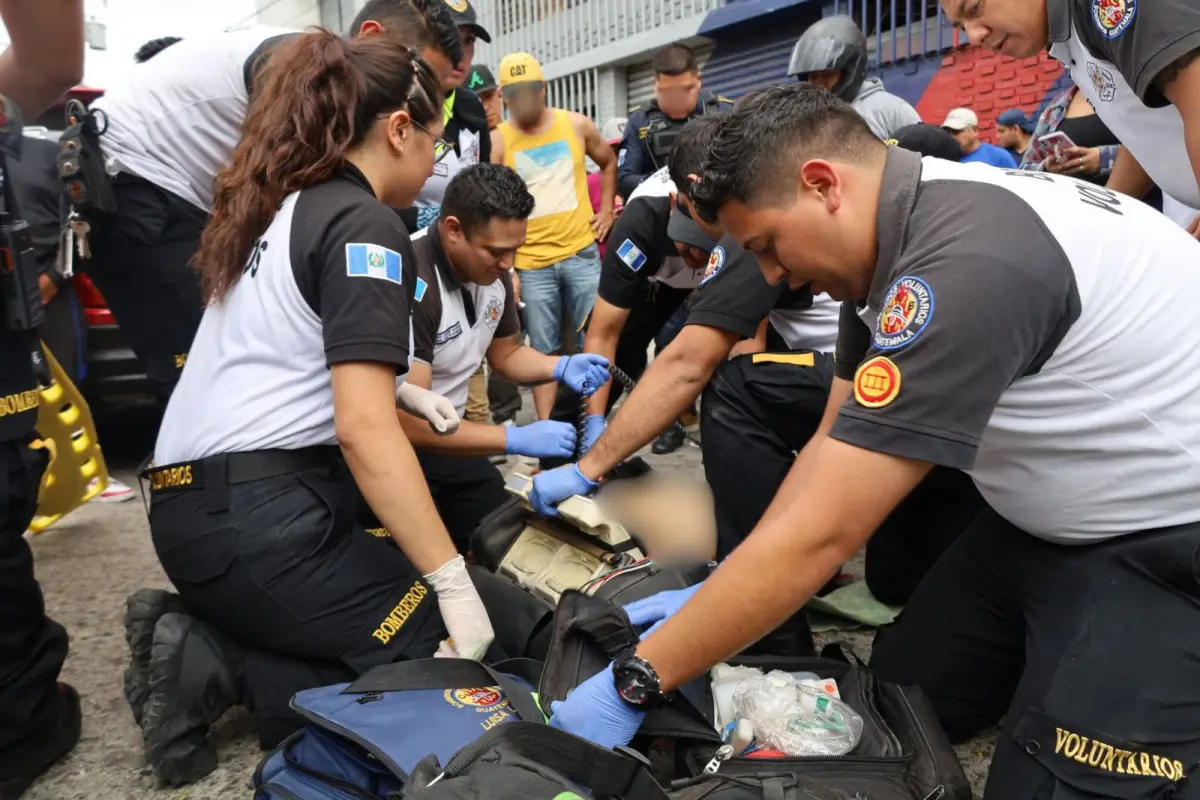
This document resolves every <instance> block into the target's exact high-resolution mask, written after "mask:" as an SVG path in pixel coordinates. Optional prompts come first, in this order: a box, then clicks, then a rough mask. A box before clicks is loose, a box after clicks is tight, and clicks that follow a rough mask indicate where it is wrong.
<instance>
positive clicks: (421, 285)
mask: <svg viewBox="0 0 1200 800" xmlns="http://www.w3.org/2000/svg"><path fill="white" fill-rule="evenodd" d="M428 288H429V284H428V283H426V282H425V279H424V278H417V288H416V291H415V292H413V299H414V300H416V301H417V302H418V303H419V302H421V301H422V300H424V299H425V290H426V289H428Z"/></svg>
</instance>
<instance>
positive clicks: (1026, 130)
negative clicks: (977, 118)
mask: <svg viewBox="0 0 1200 800" xmlns="http://www.w3.org/2000/svg"><path fill="white" fill-rule="evenodd" d="M996 142H997V143H998V144H999V145H1000V146H1001V147H1003V148H1004V149H1005V150H1007V151H1008V152H1010V153H1012V154H1013V157H1014V158H1015V159H1017V163H1018V164H1020V163H1021V159H1022V158H1024V157H1025V151H1026V150H1028V149H1029V145H1030V144H1032V143H1033V120H1031V119H1030V118H1029V117H1027V116H1025V112H1024V111H1022V110H1021V109H1019V108H1010V109H1009V110H1008V111H1005V112H1004V113H1003V114H1001V115H1000V116H998V117H996Z"/></svg>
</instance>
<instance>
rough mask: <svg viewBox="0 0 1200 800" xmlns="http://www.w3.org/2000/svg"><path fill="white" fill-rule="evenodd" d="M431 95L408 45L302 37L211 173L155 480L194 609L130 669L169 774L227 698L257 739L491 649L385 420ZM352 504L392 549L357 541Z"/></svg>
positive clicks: (171, 779) (210, 752)
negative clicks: (181, 364)
mask: <svg viewBox="0 0 1200 800" xmlns="http://www.w3.org/2000/svg"><path fill="white" fill-rule="evenodd" d="M441 103H442V96H441V91H440V79H439V77H438V75H437V74H436V73H435V72H434V71H433V69H432V68H431V67H430V66H429V65H428V64H427V63H426V62H424V61H423V60H421V59H420V58H419V56H418V55H417V53H416V51H415V50H412V49H410V48H406V47H403V46H397V45H396V44H395V43H394V42H392V41H388V40H387V39H385V38H383V37H362V38H358V39H355V40H347V39H343V38H342V37H340V36H337V35H335V34H333V33H330V32H327V31H317V32H313V33H311V34H306V35H304V36H299V37H296V38H295V39H294V40H293V41H291V42H289V43H287V44H283V45H280V47H279V49H278V50H277V51H276V52H275V54H274V55H273V56H272V64H271V67H270V68H269V69H268V71H267V73H266V76H265V80H264V82H263V83H262V85H261V86H260V88H258V89H257V90H256V94H255V98H254V101H253V103H252V105H251V107H250V109H249V112H248V114H247V118H246V123H245V130H244V134H243V138H242V140H241V143H240V144H239V145H238V148H237V150H235V152H234V155H233V163H232V165H231V166H230V167H229V168H227V169H226V170H224V171H222V172H221V174H220V175H219V176H218V179H217V185H216V187H215V189H216V205H215V209H214V222H213V224H211V225H210V226H209V227H208V228H206V229H205V233H204V238H203V240H202V242H201V246H200V250H199V253H198V255H197V264H199V266H200V270H201V277H202V280H203V285H204V288H205V291H206V294H207V296H208V297H209V298H210V302H209V306H208V308H207V310H206V311H205V315H204V319H203V321H202V323H201V325H200V329H199V331H198V332H197V335H196V341H195V345H194V347H193V349H192V353H191V357H190V358H189V359H188V364H187V367H186V368H185V369H184V371H183V375H182V377H181V379H180V383H179V388H178V390H177V391H176V392H175V393H174V394H173V395H172V398H171V402H170V404H169V405H168V407H167V412H166V415H165V417H164V419H163V423H162V428H161V431H160V433H159V437H158V442H157V444H156V446H155V454H154V455H155V466H154V467H153V468H152V469H151V470H150V471H149V473H148V479H149V482H150V486H151V500H152V504H151V509H150V530H151V534H152V537H153V539H154V545H155V549H156V551H157V552H158V556H159V560H160V561H161V562H162V566H163V569H164V570H165V571H166V573H167V575H168V576H169V577H170V578H171V581H172V582H173V583H174V584H175V586H176V587H177V588H178V590H179V596H180V598H181V600H182V604H183V606H184V607H185V608H186V611H187V613H174V612H172V613H167V614H165V615H163V616H162V617H161V618H160V619H158V621H157V624H156V625H155V626H154V628H153V643H152V647H151V648H150V652H149V660H148V662H147V663H144V664H139V665H136V666H137V668H138V669H141V670H143V671H144V673H145V680H146V682H147V684H148V687H149V692H148V698H147V699H146V700H145V703H144V706H143V707H142V708H141V709H140V710H137V709H135V713H136V714H137V715H138V716H139V717H140V718H141V723H142V731H143V736H144V741H145V745H146V756H147V760H148V761H149V762H150V765H151V766H152V767H153V768H154V770H155V772H156V774H157V775H158V776H159V778H160V779H161V780H163V781H164V782H167V783H170V784H181V783H187V782H189V781H192V780H196V779H197V778H199V777H201V776H202V775H204V774H206V773H207V772H209V771H211V770H212V769H213V767H214V766H215V764H216V754H215V751H214V749H213V747H212V745H211V744H210V743H209V742H208V740H207V729H208V727H209V726H210V725H211V724H212V723H213V722H215V721H216V720H217V719H218V718H219V717H220V716H221V714H222V713H223V712H224V711H225V709H227V708H229V707H230V706H231V705H235V704H239V703H244V704H246V705H247V706H248V707H250V708H251V709H252V710H253V711H254V713H255V715H256V718H257V722H258V727H259V735H260V740H261V741H262V743H263V744H264V745H269V744H271V743H274V742H277V741H278V740H279V739H280V738H282V736H284V735H286V733H288V732H290V731H291V730H292V729H293V728H294V727H295V726H296V724H297V720H296V718H295V717H293V716H292V714H291V712H290V711H289V710H288V708H287V701H288V699H289V697H290V696H291V695H292V694H293V693H294V692H295V691H297V690H299V689H302V688H305V687H311V686H318V685H322V684H326V683H329V682H331V681H333V682H336V681H338V680H344V679H347V678H348V677H351V676H353V675H356V674H359V673H361V672H363V671H365V670H367V669H369V668H371V667H373V666H375V665H378V664H383V663H387V662H391V661H395V660H398V659H404V658H412V657H425V656H430V655H432V654H433V653H434V651H435V650H438V649H439V647H440V648H441V650H442V652H445V653H448V654H457V655H459V656H462V657H465V658H479V657H480V656H482V655H483V653H484V651H485V650H486V649H487V647H488V646H489V644H490V642H491V640H492V638H493V632H492V627H491V625H490V623H489V620H488V613H487V612H486V611H485V609H484V607H483V604H482V602H481V601H480V598H479V594H478V592H477V591H476V589H475V587H474V585H473V584H472V581H471V579H470V577H469V576H468V574H467V571H466V567H465V565H464V563H463V559H462V557H461V556H459V555H458V554H457V552H456V550H455V548H454V544H453V542H452V541H451V540H450V537H449V535H448V534H447V532H446V529H445V526H444V525H443V524H442V522H441V520H440V519H439V518H438V515H437V511H436V509H435V508H434V504H433V500H432V498H431V497H430V496H429V492H428V489H427V488H426V486H425V482H424V480H422V479H421V475H420V467H419V465H418V464H417V460H416V457H415V455H414V454H413V450H412V446H411V445H410V444H409V442H408V439H407V438H406V437H405V435H404V429H403V427H402V426H401V424H400V420H399V417H398V415H397V410H396V405H397V388H396V379H397V376H400V377H403V376H404V375H405V374H406V373H407V370H408V366H409V362H410V359H411V356H412V347H411V336H410V330H411V317H410V312H411V308H412V304H413V293H414V290H415V288H416V280H417V278H416V266H417V259H416V255H415V253H414V251H413V248H412V244H411V242H410V241H409V237H408V234H407V232H406V231H405V230H404V227H403V226H402V225H400V224H399V221H398V220H397V219H396V215H395V213H394V212H393V211H392V210H391V209H392V208H394V207H406V206H408V205H411V203H412V200H413V198H414V197H415V196H416V194H417V192H418V191H419V190H420V187H421V185H422V184H423V183H424V181H425V179H426V178H428V177H429V175H430V174H431V173H432V172H433V165H434V163H435V162H436V160H437V158H438V157H439V156H441V155H442V154H444V153H445V152H447V151H448V146H447V145H446V144H445V142H443V141H442V139H441V138H440V136H441V132H442V122H441ZM281 143H282V144H281ZM314 143H318V144H320V143H325V144H324V147H325V148H326V149H314ZM281 148H283V149H282V150H281ZM389 206H390V207H389ZM272 216H273V219H272ZM260 220H269V223H268V222H261V221H260ZM408 389H411V390H412V391H413V392H415V393H417V394H419V395H431V394H432V393H430V392H428V391H427V390H424V389H421V388H420V387H410V386H409V384H407V383H404V384H402V386H401V397H400V400H401V402H402V403H407V402H408V401H407V400H406V399H405V398H406V396H407V395H405V391H406V390H408ZM452 411H453V410H452V409H451V413H452ZM360 493H361V496H363V497H365V498H366V500H367V502H368V504H369V505H370V507H371V509H372V510H373V511H374V512H375V514H376V516H377V517H378V518H379V520H380V521H381V522H382V524H383V525H384V526H385V527H386V528H387V529H388V531H390V533H391V535H392V537H393V538H394V539H395V542H396V544H397V545H398V547H395V546H391V545H390V544H388V543H385V542H383V541H381V540H379V539H377V538H375V537H373V536H371V535H369V534H368V533H367V532H365V531H364V530H363V527H362V526H361V525H360V524H359V522H358V519H357V516H358V515H357V503H358V498H359V496H360ZM447 633H448V634H449V639H448V637H447ZM439 643H440V644H439ZM185 654H186V657H184V656H185ZM134 699H136V696H134Z"/></svg>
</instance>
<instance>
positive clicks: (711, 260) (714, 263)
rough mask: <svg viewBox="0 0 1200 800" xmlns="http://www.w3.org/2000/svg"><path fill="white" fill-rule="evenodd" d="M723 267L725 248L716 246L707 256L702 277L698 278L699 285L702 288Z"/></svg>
mask: <svg viewBox="0 0 1200 800" xmlns="http://www.w3.org/2000/svg"><path fill="white" fill-rule="evenodd" d="M723 266H725V248H724V247H722V246H721V245H717V246H716V247H714V248H713V249H712V253H711V254H710V255H709V256H708V266H707V267H705V268H704V276H703V277H701V278H700V285H701V286H703V285H704V284H706V283H708V282H709V281H711V280H712V279H713V278H715V277H716V276H717V273H718V272H720V271H721V267H723Z"/></svg>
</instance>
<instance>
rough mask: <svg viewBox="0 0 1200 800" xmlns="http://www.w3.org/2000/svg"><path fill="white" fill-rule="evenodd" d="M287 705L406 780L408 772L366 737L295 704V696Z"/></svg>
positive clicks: (403, 780)
mask: <svg viewBox="0 0 1200 800" xmlns="http://www.w3.org/2000/svg"><path fill="white" fill-rule="evenodd" d="M288 705H289V706H291V709H292V710H293V711H295V712H296V713H297V714H299V715H300V716H302V717H304V719H306V720H307V721H309V722H311V723H312V724H314V725H316V726H317V727H318V728H324V729H325V730H327V731H330V732H332V733H336V734H337V735H339V736H345V737H346V738H347V739H349V740H350V741H352V742H354V743H355V744H356V745H358V746H359V747H361V748H362V749H364V750H366V751H367V752H368V753H370V754H371V755H372V756H374V757H375V758H376V759H377V760H378V761H379V763H380V764H383V766H384V767H386V768H387V769H388V771H389V772H391V773H392V774H393V775H394V776H396V777H397V778H399V780H400V782H401V783H407V782H408V773H407V772H405V771H404V770H402V769H401V768H400V766H399V765H398V764H396V762H395V761H392V759H391V758H389V757H388V756H387V755H386V754H384V752H383V751H382V750H380V749H379V748H378V747H376V746H375V745H373V744H371V743H370V742H368V741H367V740H366V739H364V738H362V737H361V736H359V735H358V734H357V733H355V732H354V731H352V730H349V729H347V728H344V727H342V726H341V725H338V724H337V723H336V722H333V721H331V720H328V719H326V718H325V717H322V716H320V715H319V714H316V713H313V712H312V711H309V710H308V709H307V708H304V707H302V706H299V705H297V704H296V701H295V698H293V699H292V702H290V703H289V704H288Z"/></svg>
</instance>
